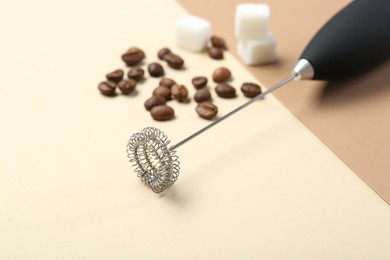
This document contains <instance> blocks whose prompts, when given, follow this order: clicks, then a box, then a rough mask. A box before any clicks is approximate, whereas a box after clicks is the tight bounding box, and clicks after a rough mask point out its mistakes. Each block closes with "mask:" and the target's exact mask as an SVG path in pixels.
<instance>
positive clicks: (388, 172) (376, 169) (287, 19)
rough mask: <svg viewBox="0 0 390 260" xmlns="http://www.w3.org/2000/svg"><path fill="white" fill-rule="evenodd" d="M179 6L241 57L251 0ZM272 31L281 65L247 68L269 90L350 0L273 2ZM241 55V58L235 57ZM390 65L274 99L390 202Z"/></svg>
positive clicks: (298, 87)
mask: <svg viewBox="0 0 390 260" xmlns="http://www.w3.org/2000/svg"><path fill="white" fill-rule="evenodd" d="M179 2H180V3H181V4H182V5H183V6H184V7H185V8H186V9H187V10H188V11H189V12H190V13H191V14H193V15H197V16H201V17H203V18H205V19H207V20H209V21H210V22H211V24H212V28H213V32H214V34H216V35H220V36H222V37H224V38H225V39H226V41H227V42H228V44H229V49H230V51H231V52H232V53H233V55H236V39H235V36H234V13H235V8H236V5H237V4H239V3H243V2H246V1H239V0H234V1H224V0H215V1H191V0H179ZM263 3H267V4H269V7H270V10H271V19H270V31H271V32H272V34H273V35H274V36H275V37H276V39H277V44H278V45H277V54H278V61H277V62H276V63H275V64H270V65H266V66H264V65H263V66H257V67H250V66H247V68H248V70H249V71H250V72H251V73H252V74H253V75H254V76H255V77H256V78H258V79H259V80H260V81H261V82H263V83H264V84H266V86H271V85H273V84H275V83H276V82H278V81H280V80H281V79H283V78H285V77H286V75H288V74H289V73H290V71H291V69H292V68H293V67H294V65H295V62H296V60H297V59H298V58H299V56H300V53H301V52H302V50H303V49H304V47H305V46H306V44H307V43H308V42H309V40H310V39H311V37H312V36H313V35H314V34H315V33H316V32H317V30H318V29H319V28H320V27H321V26H322V25H323V24H324V23H325V22H326V21H327V20H328V19H329V18H330V17H331V16H332V15H333V14H335V13H336V12H337V11H338V10H339V9H341V8H342V7H344V6H345V5H347V4H348V3H349V1H346V0H330V1H321V0H315V1H303V0H297V1H281V0H269V1H264V2H263ZM236 56H237V55H236ZM389 72H390V62H387V63H385V64H382V65H380V66H378V67H376V68H375V69H373V70H371V71H369V72H367V73H365V74H362V75H359V76H358V77H355V78H353V79H348V80H343V81H337V82H322V81H317V82H314V81H299V82H292V83H290V84H289V85H288V86H285V87H283V88H281V89H280V90H278V91H276V92H275V96H276V97H277V98H278V99H279V100H280V101H281V102H282V103H283V104H284V105H285V106H286V107H287V108H288V109H289V110H290V111H291V112H292V113H293V114H294V115H295V116H296V117H297V118H298V119H299V120H301V121H302V122H303V123H304V124H305V125H306V126H307V127H308V128H309V129H311V130H312V131H313V132H314V133H315V134H316V135H317V136H318V137H319V138H320V139H321V140H322V141H323V142H324V143H325V144H326V145H327V146H328V147H329V148H330V149H332V150H333V151H334V152H335V153H336V154H337V155H338V156H339V157H340V158H341V159H342V160H343V161H344V162H345V163H346V164H347V165H349V167H351V168H352V170H353V171H354V172H355V173H356V174H358V175H359V176H360V177H361V178H362V179H363V180H364V181H365V182H366V183H367V184H368V185H369V186H371V187H372V188H373V189H374V190H375V191H376V192H377V193H378V194H379V195H380V196H381V197H382V198H383V199H384V200H385V201H386V202H388V203H389V202H390V160H389V147H390V139H389V134H388V133H389V132H390V120H389V119H390V116H389V115H390V105H389V100H390V74H389Z"/></svg>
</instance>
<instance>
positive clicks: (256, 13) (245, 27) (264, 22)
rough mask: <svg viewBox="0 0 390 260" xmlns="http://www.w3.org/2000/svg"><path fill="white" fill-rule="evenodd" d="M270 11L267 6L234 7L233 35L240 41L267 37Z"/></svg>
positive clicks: (249, 4) (243, 5)
mask: <svg viewBox="0 0 390 260" xmlns="http://www.w3.org/2000/svg"><path fill="white" fill-rule="evenodd" d="M269 17H270V11H269V7H268V5H267V4H255V3H245V4H238V5H237V6H236V15H235V34H236V37H237V38H239V39H240V40H244V41H246V40H258V41H260V40H263V39H265V38H266V37H267V32H268V23H269Z"/></svg>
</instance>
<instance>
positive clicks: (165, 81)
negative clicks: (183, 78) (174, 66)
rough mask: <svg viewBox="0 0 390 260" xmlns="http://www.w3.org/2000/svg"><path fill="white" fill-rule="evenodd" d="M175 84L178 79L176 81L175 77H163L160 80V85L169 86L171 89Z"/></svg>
mask: <svg viewBox="0 0 390 260" xmlns="http://www.w3.org/2000/svg"><path fill="white" fill-rule="evenodd" d="M175 84H176V81H174V80H173V79H170V78H162V79H161V80H160V83H159V85H160V86H162V87H167V88H169V89H171V88H172V86H173V85H175Z"/></svg>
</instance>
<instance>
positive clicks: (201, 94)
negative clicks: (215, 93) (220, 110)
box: [194, 88, 211, 103]
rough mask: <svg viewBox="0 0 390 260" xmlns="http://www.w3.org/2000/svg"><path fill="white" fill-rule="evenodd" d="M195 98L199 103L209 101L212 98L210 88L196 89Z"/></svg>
mask: <svg viewBox="0 0 390 260" xmlns="http://www.w3.org/2000/svg"><path fill="white" fill-rule="evenodd" d="M194 99H195V101H196V102H198V103H200V102H204V101H209V100H210V99H211V93H210V90H209V89H208V88H202V89H199V90H198V91H196V93H195V95H194Z"/></svg>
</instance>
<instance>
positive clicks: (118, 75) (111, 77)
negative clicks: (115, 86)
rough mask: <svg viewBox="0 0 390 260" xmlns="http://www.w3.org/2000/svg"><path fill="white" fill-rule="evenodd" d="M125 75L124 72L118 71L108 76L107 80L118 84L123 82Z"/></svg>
mask: <svg viewBox="0 0 390 260" xmlns="http://www.w3.org/2000/svg"><path fill="white" fill-rule="evenodd" d="M123 74H124V72H123V70H121V69H117V70H114V71H113V72H110V73H108V74H106V78H107V80H110V81H114V82H116V83H118V82H119V81H121V80H122V78H123Z"/></svg>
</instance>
